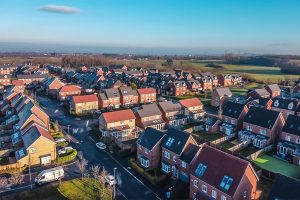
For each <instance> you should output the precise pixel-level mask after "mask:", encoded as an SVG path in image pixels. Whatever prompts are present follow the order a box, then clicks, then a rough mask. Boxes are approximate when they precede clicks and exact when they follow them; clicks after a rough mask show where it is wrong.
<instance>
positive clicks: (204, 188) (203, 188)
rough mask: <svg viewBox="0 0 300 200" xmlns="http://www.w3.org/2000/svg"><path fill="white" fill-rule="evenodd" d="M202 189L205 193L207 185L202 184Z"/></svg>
mask: <svg viewBox="0 0 300 200" xmlns="http://www.w3.org/2000/svg"><path fill="white" fill-rule="evenodd" d="M202 191H203V192H205V193H206V192H207V187H206V185H204V184H203V185H202Z"/></svg>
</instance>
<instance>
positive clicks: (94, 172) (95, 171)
mask: <svg viewBox="0 0 300 200" xmlns="http://www.w3.org/2000/svg"><path fill="white" fill-rule="evenodd" d="M91 171H92V175H93V177H94V178H95V183H96V180H98V178H99V174H100V166H99V165H93V166H92V168H91Z"/></svg>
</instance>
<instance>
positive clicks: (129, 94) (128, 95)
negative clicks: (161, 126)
mask: <svg viewBox="0 0 300 200" xmlns="http://www.w3.org/2000/svg"><path fill="white" fill-rule="evenodd" d="M119 91H120V97H121V105H122V106H124V107H128V106H133V105H136V104H138V102H139V95H138V93H137V91H136V90H133V89H132V88H131V87H120V88H119Z"/></svg>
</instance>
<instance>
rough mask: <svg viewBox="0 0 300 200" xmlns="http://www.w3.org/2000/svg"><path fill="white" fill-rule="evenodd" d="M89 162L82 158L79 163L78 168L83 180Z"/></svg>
mask: <svg viewBox="0 0 300 200" xmlns="http://www.w3.org/2000/svg"><path fill="white" fill-rule="evenodd" d="M87 164H88V161H87V160H86V159H85V158H82V159H81V160H80V161H78V162H77V167H78V168H79V170H80V173H81V179H83V176H84V174H85V172H86V170H87V169H86V167H87Z"/></svg>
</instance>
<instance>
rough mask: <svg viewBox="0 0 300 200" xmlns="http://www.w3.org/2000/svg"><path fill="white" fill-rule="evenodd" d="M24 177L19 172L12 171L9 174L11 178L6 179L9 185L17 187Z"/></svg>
mask: <svg viewBox="0 0 300 200" xmlns="http://www.w3.org/2000/svg"><path fill="white" fill-rule="evenodd" d="M23 180H24V176H23V175H22V173H21V172H20V171H14V172H12V173H11V177H10V178H9V179H8V181H9V183H11V184H13V185H18V184H21V183H23Z"/></svg>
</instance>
